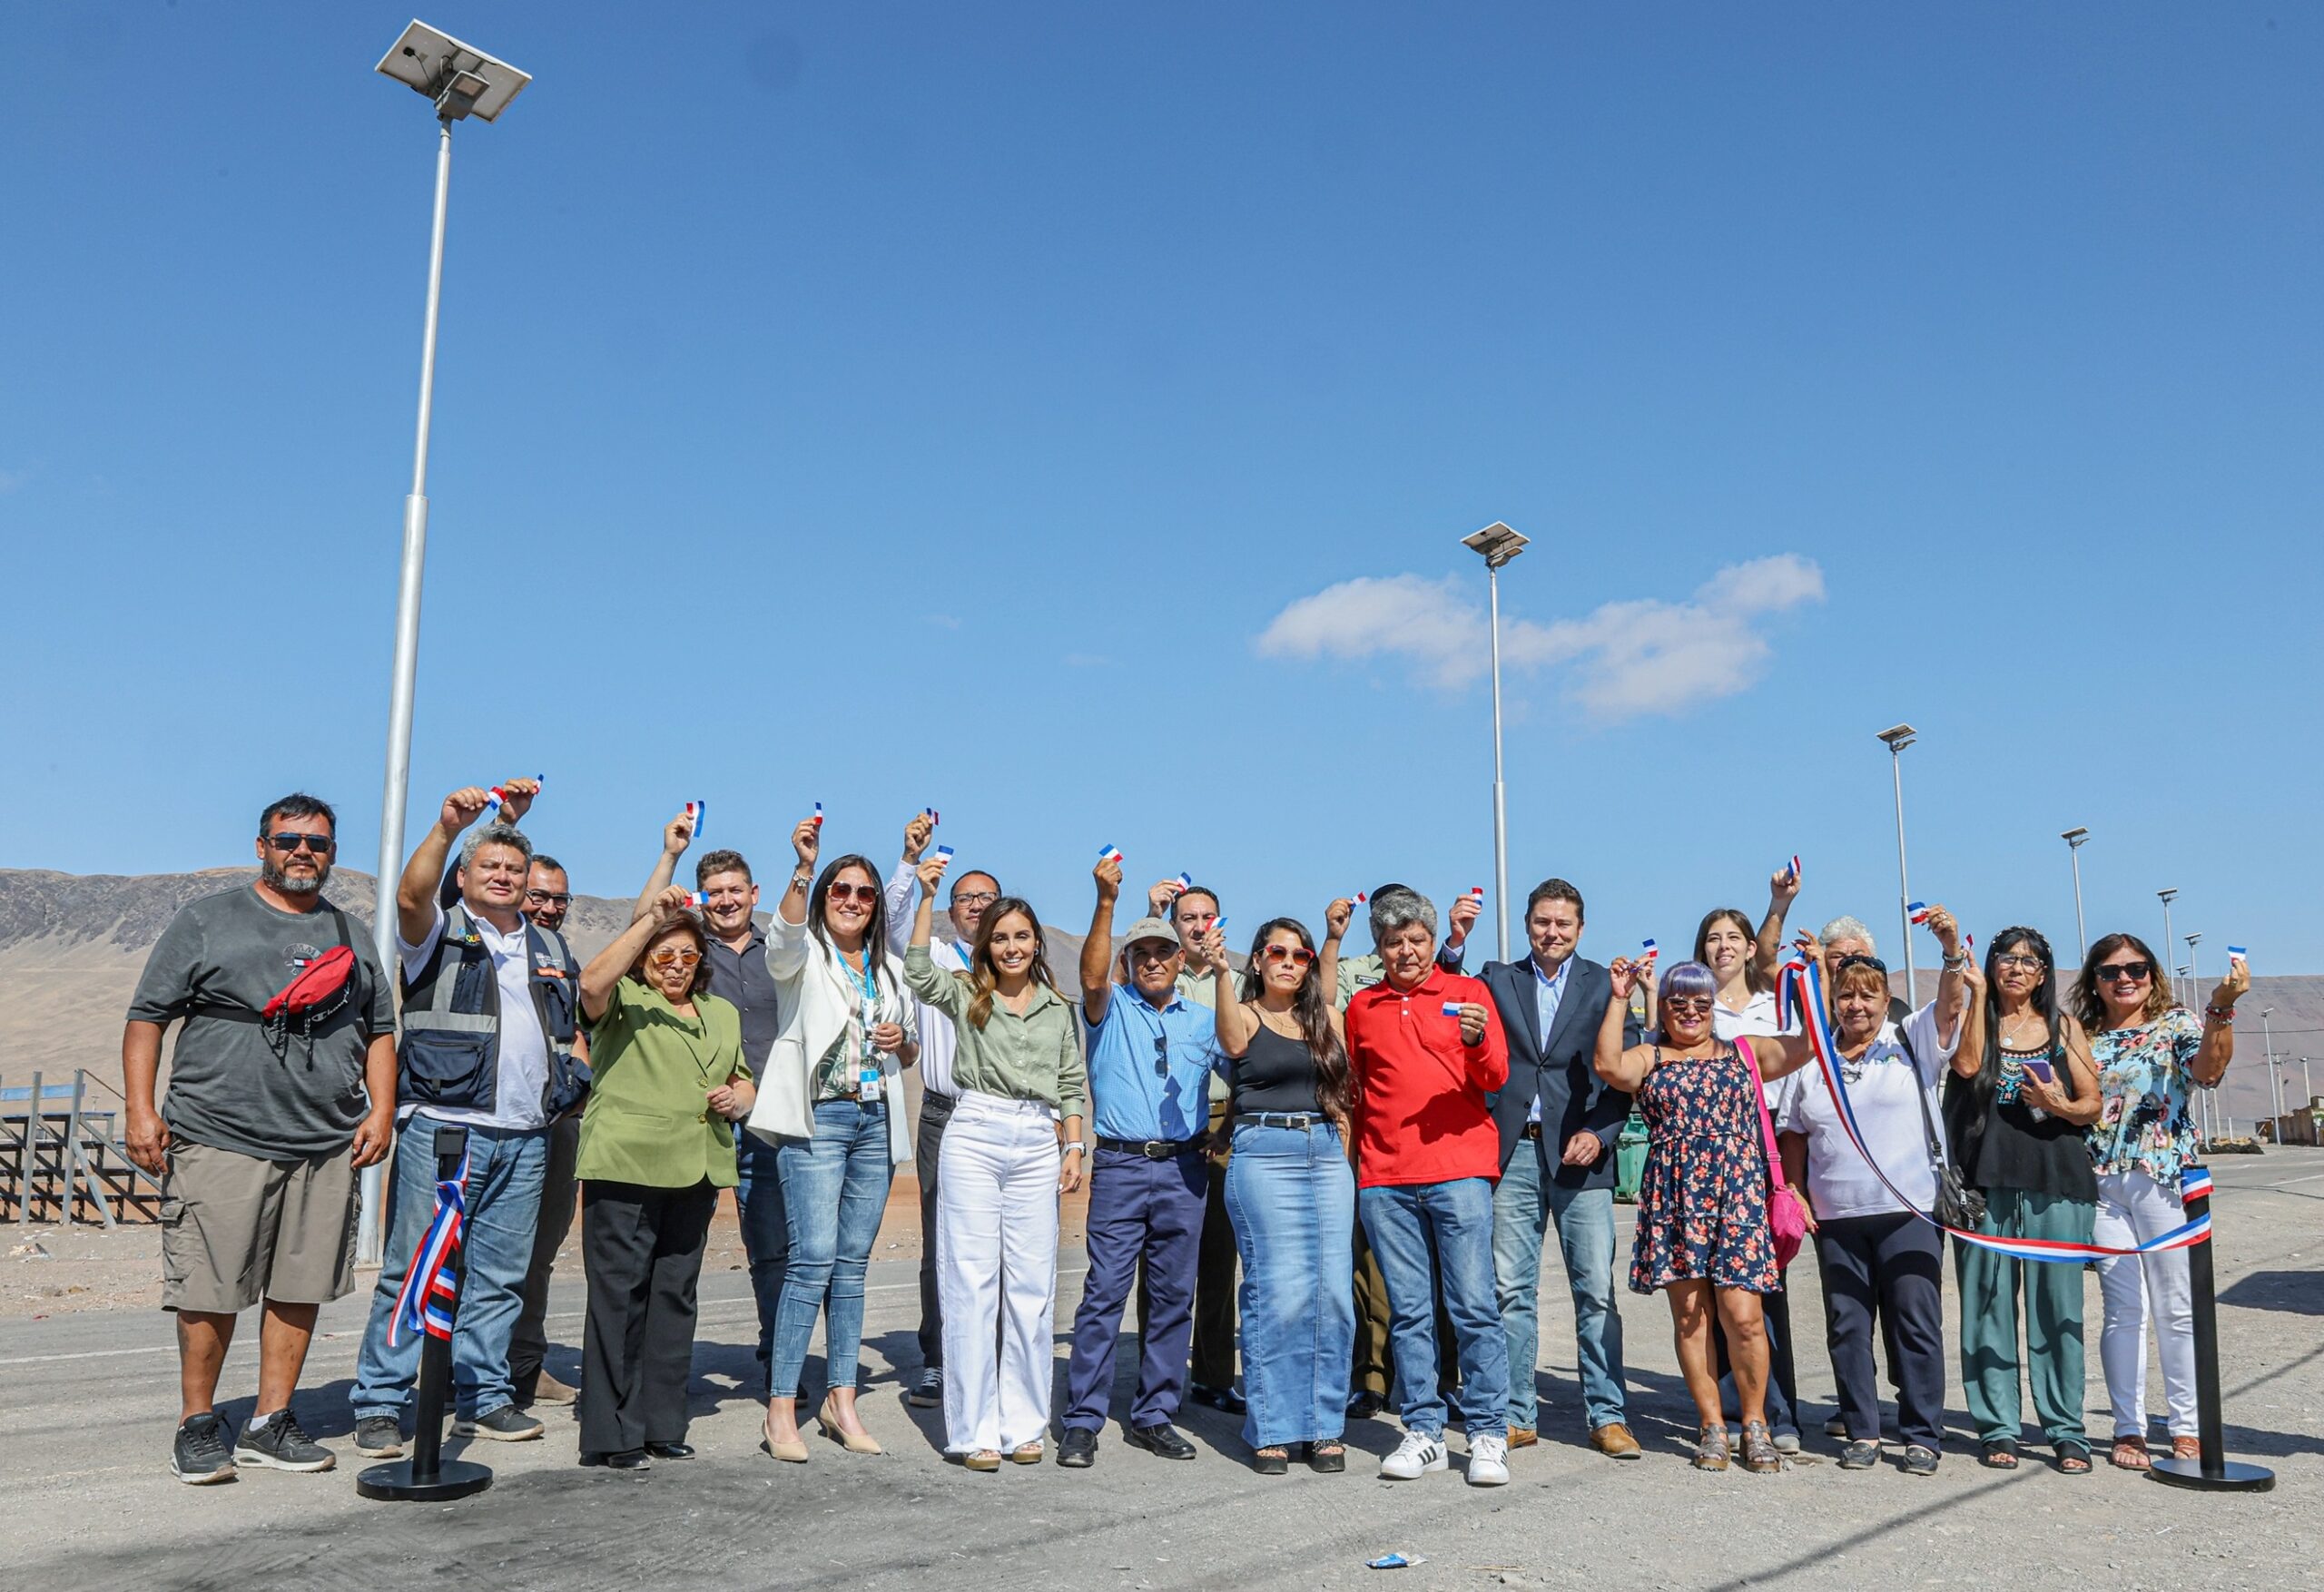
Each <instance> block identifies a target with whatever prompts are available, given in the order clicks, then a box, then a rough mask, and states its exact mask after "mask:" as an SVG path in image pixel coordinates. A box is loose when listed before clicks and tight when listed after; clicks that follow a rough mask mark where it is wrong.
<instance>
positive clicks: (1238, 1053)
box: [1201, 929, 1312, 1061]
mask: <svg viewBox="0 0 2324 1592" xmlns="http://www.w3.org/2000/svg"><path fill="white" fill-rule="evenodd" d="M1201 954H1202V956H1203V957H1204V958H1206V960H1207V961H1208V963H1209V964H1210V978H1211V1003H1210V1007H1211V1017H1212V1022H1213V1026H1214V1027H1215V1028H1216V1031H1217V1034H1218V1048H1219V1050H1220V1052H1221V1053H1222V1054H1224V1055H1225V1056H1227V1057H1228V1058H1229V1059H1231V1060H1235V1061H1240V1060H1242V1058H1243V1053H1244V1052H1245V1051H1246V1050H1248V1049H1250V1047H1251V1040H1252V1038H1253V1037H1255V1036H1256V1035H1257V1033H1258V1031H1259V1018H1258V1014H1257V1013H1256V1012H1254V1011H1253V1010H1252V1009H1251V1008H1250V1007H1246V1006H1245V1005H1244V1004H1243V1000H1242V997H1241V996H1240V994H1238V993H1237V991H1236V988H1235V969H1234V968H1232V967H1231V966H1229V965H1228V964H1227V960H1226V935H1225V933H1223V932H1222V931H1220V930H1219V929H1211V930H1210V931H1209V932H1208V933H1206V934H1205V935H1204V936H1203V937H1202V940H1201ZM1311 976H1312V975H1311Z"/></svg>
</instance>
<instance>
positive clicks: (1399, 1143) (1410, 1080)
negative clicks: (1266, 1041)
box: [1347, 888, 1509, 1487]
mask: <svg viewBox="0 0 2324 1592" xmlns="http://www.w3.org/2000/svg"><path fill="white" fill-rule="evenodd" d="M1372 938H1373V940H1374V943H1375V944H1377V945H1378V946H1379V948H1380V959H1381V964H1382V972H1383V973H1384V978H1383V979H1382V981H1381V982H1380V983H1378V984H1375V985H1374V986H1373V987H1372V988H1369V989H1366V990H1364V991H1362V992H1360V993H1359V994H1358V995H1357V996H1356V997H1355V998H1354V1000H1352V1001H1350V1002H1349V1003H1348V1008H1347V1049H1348V1060H1349V1063H1350V1066H1351V1067H1352V1068H1353V1070H1354V1074H1355V1078H1356V1082H1357V1084H1358V1090H1357V1096H1356V1099H1357V1105H1356V1111H1355V1135H1356V1144H1357V1145H1358V1153H1357V1160H1356V1165H1357V1168H1358V1173H1357V1175H1358V1178H1359V1181H1360V1183H1361V1185H1362V1186H1361V1188H1360V1189H1359V1191H1358V1193H1357V1195H1356V1199H1357V1203H1358V1207H1359V1209H1360V1210H1361V1212H1362V1214H1363V1217H1364V1234H1365V1236H1367V1237H1368V1238H1369V1239H1370V1240H1371V1241H1372V1253H1374V1255H1375V1256H1377V1257H1378V1258H1379V1262H1380V1272H1381V1275H1382V1276H1383V1277H1384V1279H1385V1280H1386V1282H1387V1284H1388V1315H1389V1326H1388V1336H1389V1344H1390V1349H1391V1352H1392V1353H1393V1358H1394V1361H1395V1367H1396V1401H1397V1404H1398V1406H1399V1412H1400V1414H1401V1415H1402V1416H1403V1422H1404V1440H1403V1443H1402V1444H1401V1445H1400V1446H1399V1447H1398V1448H1397V1450H1396V1451H1395V1452H1393V1453H1392V1454H1390V1455H1389V1456H1388V1457H1387V1458H1386V1459H1383V1460H1381V1461H1380V1474H1381V1475H1382V1476H1383V1477H1384V1478H1386V1479H1390V1480H1396V1481H1410V1480H1414V1479H1418V1478H1419V1477H1421V1476H1423V1475H1425V1474H1426V1473H1427V1472H1429V1471H1431V1470H1442V1469H1444V1468H1445V1464H1446V1456H1445V1451H1444V1416H1445V1409H1444V1398H1443V1394H1442V1393H1441V1392H1439V1391H1438V1389H1437V1375H1436V1293H1437V1287H1438V1284H1439V1282H1440V1281H1441V1282H1442V1284H1443V1291H1444V1310H1445V1313H1446V1315H1447V1316H1449V1317H1450V1318H1451V1320H1452V1337H1453V1341H1454V1344H1455V1345H1456V1347H1457V1349H1458V1351H1459V1358H1460V1362H1461V1386H1460V1390H1459V1391H1458V1393H1457V1394H1456V1395H1455V1396H1456V1397H1457V1398H1458V1399H1459V1400H1460V1402H1461V1413H1462V1417H1463V1418H1464V1421H1465V1424H1466V1427H1467V1430H1468V1434H1469V1478H1468V1479H1469V1484H1470V1485H1471V1486H1472V1487H1498V1486H1501V1485H1502V1483H1504V1482H1506V1481H1507V1480H1508V1479H1509V1408H1508V1406H1509V1340H1508V1337H1507V1335H1506V1334H1505V1333H1504V1332H1502V1324H1501V1312H1500V1311H1499V1310H1498V1309H1497V1308H1496V1306H1495V1305H1494V1302H1493V1271H1492V1185H1493V1182H1494V1180H1495V1179H1496V1178H1498V1177H1499V1176H1500V1174H1501V1135H1500V1132H1499V1130H1498V1129H1497V1128H1495V1127H1494V1125H1493V1120H1492V1112H1491V1111H1490V1110H1489V1109H1488V1108H1487V1106H1486V1105H1485V1096H1487V1095H1489V1094H1491V1093H1492V1091H1494V1090H1496V1089H1498V1088H1500V1087H1501V1086H1502V1085H1503V1084H1504V1083H1506V1082H1508V1080H1509V1047H1508V1042H1507V1041H1506V1039H1505V1038H1504V1037H1502V1030H1501V1017H1500V1016H1499V1014H1498V1013H1497V1012H1496V1011H1495V1010H1494V1007H1493V1003H1492V996H1491V994H1490V993H1488V992H1487V990H1486V988H1485V987H1484V985H1483V983H1482V981H1480V980H1478V979H1475V978H1469V977H1468V976H1467V975H1465V974H1462V973H1452V972H1447V971H1445V970H1444V969H1443V968H1439V967H1438V966H1437V965H1436V909H1435V908H1434V907H1433V906H1432V905H1430V904H1429V901H1428V899H1427V898H1426V897H1424V896H1423V895H1421V894H1420V893H1419V892H1418V891H1417V890H1410V889H1402V888H1397V889H1385V890H1382V891H1381V892H1380V893H1378V894H1377V895H1375V896H1374V897H1373V898H1372ZM1432 1252H1433V1256H1434V1260H1433V1263H1432V1260H1431V1255H1432Z"/></svg>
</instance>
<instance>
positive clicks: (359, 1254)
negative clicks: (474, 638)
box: [355, 22, 532, 1266]
mask: <svg viewBox="0 0 2324 1592" xmlns="http://www.w3.org/2000/svg"><path fill="white" fill-rule="evenodd" d="M379 72H380V73H381V74H384V75H386V76H389V77H392V78H394V79H395V80H396V81H397V82H398V83H400V84H405V85H406V86H407V87H409V88H413V89H417V90H418V91H419V93H423V94H425V95H427V96H428V99H429V101H430V102H432V103H434V105H435V107H436V121H437V125H438V133H437V140H436V223H435V232H434V236H433V237H432V239H431V240H430V241H429V243H428V321H427V328H426V329H425V331H424V332H423V333H422V334H421V337H420V344H419V441H418V442H417V443H416V444H415V445H414V447H413V448H412V458H411V491H410V493H409V495H408V496H406V497H405V498H404V500H403V569H402V573H401V575H399V578H398V581H397V585H396V664H395V683H394V685H393V688H392V689H391V691H390V692H389V697H388V773H387V789H386V791H385V793H384V794H383V795H382V797H381V798H380V802H379V899H378V903H377V905H376V906H375V907H374V908H373V909H372V913H371V918H372V924H371V929H372V938H373V939H374V941H375V942H376V943H377V945H378V947H379V965H380V966H381V967H383V968H393V967H396V966H398V965H399V964H398V960H397V956H396V919H395V913H394V912H393V911H392V910H390V904H391V892H392V891H393V890H394V889H395V880H396V878H397V876H398V875H399V874H400V873H401V872H402V871H403V810H404V801H405V799H406V797H407V795H408V793H409V790H410V786H411V704H412V694H413V689H414V682H415V681H416V679H417V678H418V675H419V586H420V578H421V575H422V574H423V572H424V570H425V568H426V565H427V563H428V421H429V420H430V418H432V416H433V411H434V408H435V403H436V310H437V306H438V303H439V302H440V300H441V298H442V294H443V288H444V210H445V206H446V203H447V202H448V201H449V199H450V197H451V192H452V123H455V122H458V121H459V120H460V119H461V118H463V117H466V116H480V117H482V118H483V119H484V120H485V121H487V122H490V121H493V120H495V119H497V117H498V116H499V114H500V113H501V112H502V111H504V110H506V109H507V107H508V102H509V101H511V100H513V99H515V98H516V97H517V94H518V93H520V92H522V91H523V89H524V86H525V85H526V84H528V83H530V82H532V77H531V75H530V74H527V73H523V72H519V71H517V69H516V68H515V67H513V66H511V65H509V64H507V62H505V61H497V60H495V59H493V58H492V57H491V56H489V55H487V54H484V53H483V52H482V51H479V50H477V49H473V48H471V47H470V46H468V45H467V44H462V43H460V41H459V40H458V39H456V38H453V37H452V36H451V35H450V34H445V33H439V32H438V30H436V29H435V28H432V27H429V26H428V25H427V24H426V23H424V22H414V23H413V24H412V25H410V26H409V27H408V28H406V29H404V31H403V36H402V37H401V38H399V39H398V40H397V41H396V42H395V44H394V45H393V46H392V47H391V48H389V51H388V53H387V54H386V55H385V56H384V57H383V58H382V59H381V60H380V62H379ZM386 1171H387V1169H386V1167H385V1166H384V1165H375V1166H367V1167H365V1168H364V1169H363V1214H362V1218H361V1220H360V1222H359V1223H358V1225H357V1239H356V1245H355V1258H356V1260H357V1261H358V1262H359V1263H361V1264H364V1265H369V1266H376V1265H378V1264H379V1259H380V1255H381V1253H382V1251H381V1240H382V1238H383V1236H384V1233H385V1232H386V1228H387V1206H386V1201H385V1200H384V1198H383V1197H382V1196H383V1194H384V1193H385V1190H386V1185H387V1179H386Z"/></svg>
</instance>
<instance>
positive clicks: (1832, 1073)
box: [1776, 960, 2211, 1265]
mask: <svg viewBox="0 0 2324 1592" xmlns="http://www.w3.org/2000/svg"><path fill="white" fill-rule="evenodd" d="M1776 1010H1777V1021H1778V1022H1780V1023H1782V1024H1783V1025H1784V1026H1785V1027H1790V1023H1791V1017H1792V1014H1794V1013H1797V1014H1799V1016H1800V1017H1801V1023H1800V1031H1801V1032H1802V1033H1803V1034H1804V1035H1806V1037H1807V1045H1808V1049H1809V1050H1810V1051H1811V1052H1812V1053H1813V1054H1814V1056H1815V1057H1816V1066H1817V1071H1819V1072H1820V1073H1822V1074H1823V1076H1824V1086H1825V1087H1826V1088H1827V1089H1828V1090H1830V1091H1831V1095H1832V1102H1833V1104H1834V1105H1836V1106H1838V1107H1839V1111H1840V1126H1841V1128H1842V1130H1843V1131H1844V1132H1846V1135H1848V1142H1849V1143H1850V1144H1852V1145H1855V1146H1856V1154H1857V1155H1861V1156H1863V1157H1864V1164H1865V1165H1866V1166H1869V1167H1871V1168H1872V1174H1873V1175H1874V1176H1875V1177H1877V1178H1878V1179H1879V1180H1880V1181H1881V1184H1883V1185H1884V1186H1885V1187H1886V1189H1887V1190H1888V1192H1889V1193H1890V1194H1894V1195H1896V1200H1897V1203H1898V1204H1902V1205H1903V1206H1904V1207H1905V1209H1906V1210H1908V1211H1910V1212H1912V1214H1914V1215H1915V1216H1918V1217H1919V1218H1920V1219H1921V1220H1922V1221H1924V1222H1925V1223H1928V1224H1929V1225H1930V1226H1932V1227H1934V1228H1935V1229H1936V1230H1937V1231H1938V1232H1940V1233H1949V1234H1951V1235H1952V1236H1953V1237H1955V1238H1957V1239H1959V1240H1960V1241H1961V1242H1962V1243H1966V1244H1970V1245H1972V1246H1974V1247H1975V1248H1978V1249H1984V1250H1991V1251H1992V1252H1993V1253H1995V1254H2004V1255H2008V1256H2010V1257H2011V1258H2012V1259H2014V1260H2021V1261H2063V1262H2071V1263H2074V1264H2076V1265H2079V1264H2080V1263H2083V1261H2087V1260H2092V1259H2102V1258H2104V1257H2106V1256H2109V1255H2132V1254H2155V1253H2160V1252H2162V1251H2163V1250H2171V1249H2191V1248H2192V1247H2193V1246H2194V1245H2196V1244H2199V1243H2204V1242H2206V1241H2207V1240H2209V1239H2210V1237H2211V1214H2210V1213H2209V1212H2208V1211H2206V1212H2205V1213H2204V1214H2202V1215H2201V1216H2198V1217H2196V1218H2194V1219H2193V1220H2192V1221H2190V1222H2184V1223H2181V1224H2180V1225H2178V1226H2176V1227H2174V1228H2172V1229H2171V1231H2170V1232H2168V1233H2159V1234H2157V1235H2156V1236H2155V1237H2152V1238H2150V1239H2148V1240H2147V1241H2146V1242H2145V1243H2140V1244H2136V1245H2133V1246H2132V1247H2131V1248H2128V1249H2116V1248H2113V1247H2112V1246H2110V1245H2107V1244H2102V1243H2074V1242H2073V1241H2072V1240H2070V1239H2063V1238H2011V1237H2007V1236H2004V1235H2003V1234H2000V1233H1978V1232H1975V1231H1974V1230H1972V1229H1969V1228H1966V1227H1948V1226H1946V1225H1945V1223H1942V1222H1939V1221H1938V1220H1937V1219H1936V1218H1935V1216H1933V1215H1931V1214H1929V1213H1928V1212H1926V1211H1924V1210H1922V1209H1921V1208H1920V1207H1919V1206H1917V1205H1915V1204H1913V1202H1912V1199H1911V1198H1910V1196H1908V1195H1907V1194H1905V1191H1904V1190H1903V1189H1900V1188H1898V1187H1897V1186H1896V1184H1895V1182H1894V1181H1892V1180H1891V1179H1890V1178H1889V1176H1888V1174H1887V1173H1886V1171H1884V1170H1882V1168H1881V1165H1880V1163H1879V1162H1878V1161H1876V1160H1875V1159H1874V1158H1873V1155H1872V1150H1871V1148H1870V1146H1868V1145H1866V1143H1865V1141H1864V1132H1863V1130H1862V1129H1861V1128H1860V1127H1858V1126H1857V1125H1856V1106H1855V1105H1854V1104H1853V1103H1852V1102H1850V1100H1849V1099H1848V1088H1847V1084H1846V1080H1845V1079H1844V1078H1843V1076H1841V1072H1840V1047H1839V1042H1838V1040H1837V1039H1836V1038H1835V1037H1833V1034H1832V1027H1831V1022H1830V1019H1829V1017H1827V1015H1826V1011H1825V1007H1824V974H1823V969H1822V968H1814V967H1810V966H1808V965H1807V963H1805V962H1802V961H1798V960H1793V961H1789V962H1787V963H1785V964H1784V968H1783V971H1782V972H1781V973H1780V974H1779V975H1777V979H1776ZM2210 1196H2211V1173H2210V1172H2209V1171H2207V1170H2206V1169H2204V1168H2203V1167H2201V1166H2189V1167H2186V1168H2184V1169H2183V1170H2181V1173H2180V1174H2179V1197H2180V1200H2181V1203H2184V1202H2185V1201H2188V1200H2191V1199H2196V1198H2199V1197H2200V1198H2205V1199H2208V1198H2209V1197H2210Z"/></svg>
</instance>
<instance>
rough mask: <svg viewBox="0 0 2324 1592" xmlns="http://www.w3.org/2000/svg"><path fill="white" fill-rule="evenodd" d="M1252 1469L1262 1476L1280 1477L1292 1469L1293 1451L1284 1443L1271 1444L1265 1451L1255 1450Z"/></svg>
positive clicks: (1252, 1455) (1252, 1456) (1252, 1457)
mask: <svg viewBox="0 0 2324 1592" xmlns="http://www.w3.org/2000/svg"><path fill="white" fill-rule="evenodd" d="M1251 1469H1254V1470H1256V1471H1257V1472H1258V1473H1259V1474H1260V1475H1262V1476H1280V1475H1282V1474H1283V1473H1284V1472H1285V1471H1286V1470H1288V1469H1291V1450H1290V1449H1289V1448H1287V1447H1285V1445H1284V1444H1282V1443H1269V1444H1268V1445H1267V1446H1266V1447H1265V1448H1264V1449H1257V1450H1253V1451H1252V1454H1251Z"/></svg>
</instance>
